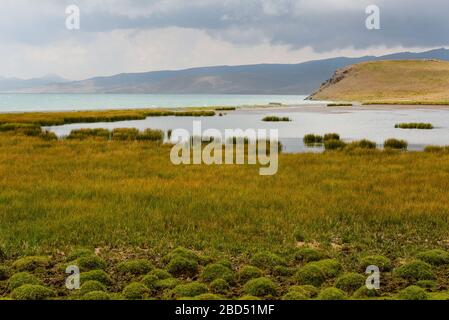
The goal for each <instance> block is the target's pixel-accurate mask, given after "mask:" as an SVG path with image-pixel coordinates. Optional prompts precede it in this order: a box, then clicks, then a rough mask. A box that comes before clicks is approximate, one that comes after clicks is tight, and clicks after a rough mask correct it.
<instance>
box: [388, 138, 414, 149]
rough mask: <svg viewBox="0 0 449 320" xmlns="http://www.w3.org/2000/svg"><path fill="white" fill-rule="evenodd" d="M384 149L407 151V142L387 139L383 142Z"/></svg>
mask: <svg viewBox="0 0 449 320" xmlns="http://www.w3.org/2000/svg"><path fill="white" fill-rule="evenodd" d="M384 148H385V149H395V150H404V151H405V150H407V148H408V142H407V141H405V140H398V139H388V140H385V142H384Z"/></svg>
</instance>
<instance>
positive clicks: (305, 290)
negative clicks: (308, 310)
mask: <svg viewBox="0 0 449 320" xmlns="http://www.w3.org/2000/svg"><path fill="white" fill-rule="evenodd" d="M288 291H289V292H293V291H297V292H301V293H302V294H304V295H305V296H306V297H308V298H315V297H316V296H318V293H319V290H318V289H317V288H315V287H314V286H311V285H302V286H292V287H290V288H289V289H288Z"/></svg>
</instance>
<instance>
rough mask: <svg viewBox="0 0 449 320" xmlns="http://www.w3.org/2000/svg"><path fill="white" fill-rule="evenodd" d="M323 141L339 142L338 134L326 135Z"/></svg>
mask: <svg viewBox="0 0 449 320" xmlns="http://www.w3.org/2000/svg"><path fill="white" fill-rule="evenodd" d="M323 140H324V141H328V140H340V135H339V134H338V133H326V134H325V135H324V138H323Z"/></svg>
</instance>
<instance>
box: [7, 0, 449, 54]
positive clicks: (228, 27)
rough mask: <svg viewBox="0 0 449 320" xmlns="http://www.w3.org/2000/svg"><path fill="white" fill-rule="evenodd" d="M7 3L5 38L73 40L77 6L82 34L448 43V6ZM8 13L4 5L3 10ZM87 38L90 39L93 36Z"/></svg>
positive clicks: (414, 2)
mask: <svg viewBox="0 0 449 320" xmlns="http://www.w3.org/2000/svg"><path fill="white" fill-rule="evenodd" d="M36 2H37V3H34V1H33V2H30V1H20V0H19V1H14V2H12V1H6V3H7V4H6V8H4V9H6V10H2V13H0V17H1V18H2V19H0V32H1V34H0V37H1V38H2V39H4V40H5V39H6V40H9V41H17V42H25V43H33V44H38V43H48V42H53V41H54V42H56V41H58V40H60V39H61V38H63V37H67V36H68V35H69V33H68V32H67V30H65V28H64V8H65V5H67V4H72V3H73V4H78V5H79V7H80V9H81V12H82V16H81V18H82V20H81V21H82V31H83V32H84V33H87V34H88V33H93V32H109V31H112V30H117V29H154V28H163V27H180V28H191V29H198V30H204V31H206V32H207V33H209V34H210V35H212V36H214V37H217V38H220V39H224V40H226V41H228V42H231V43H238V44H241V43H246V44H252V43H258V42H260V41H269V42H271V43H272V44H288V45H291V46H292V47H294V48H300V47H306V46H310V47H312V48H314V49H315V50H317V51H327V50H331V49H341V48H347V47H354V48H356V49H358V48H366V47H370V46H379V45H385V46H404V47H434V46H443V45H447V44H448V42H449V39H448V35H449V20H448V19H447V12H449V1H447V0H429V1H422V0H388V1H387V0H377V1H376V0H369V1H365V0H340V1H338V0H324V1H319V0H277V1H276V0H240V1H237V0H220V1H218V0H208V1H205V0H190V1H185V0H182V1H181V0H155V1H136V0H120V1H119V0H109V1H107V0H104V1H100V0H90V1H86V0H82V1H76V0H73V1H59V0H58V1H56V0H41V1H36ZM369 4H375V5H378V6H379V7H380V9H381V28H382V29H381V30H376V31H372V30H371V31H370V30H367V29H366V28H365V19H366V14H365V8H366V6H367V5H369ZM2 6H4V5H3V4H2ZM87 38H88V37H87Z"/></svg>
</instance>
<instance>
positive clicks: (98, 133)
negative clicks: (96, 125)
mask: <svg viewBox="0 0 449 320" xmlns="http://www.w3.org/2000/svg"><path fill="white" fill-rule="evenodd" d="M92 137H95V138H101V139H107V140H109V139H110V137H111V132H110V131H109V130H107V129H77V130H72V131H71V132H70V134H69V135H68V136H67V139H69V140H73V139H77V140H83V139H87V138H92Z"/></svg>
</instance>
